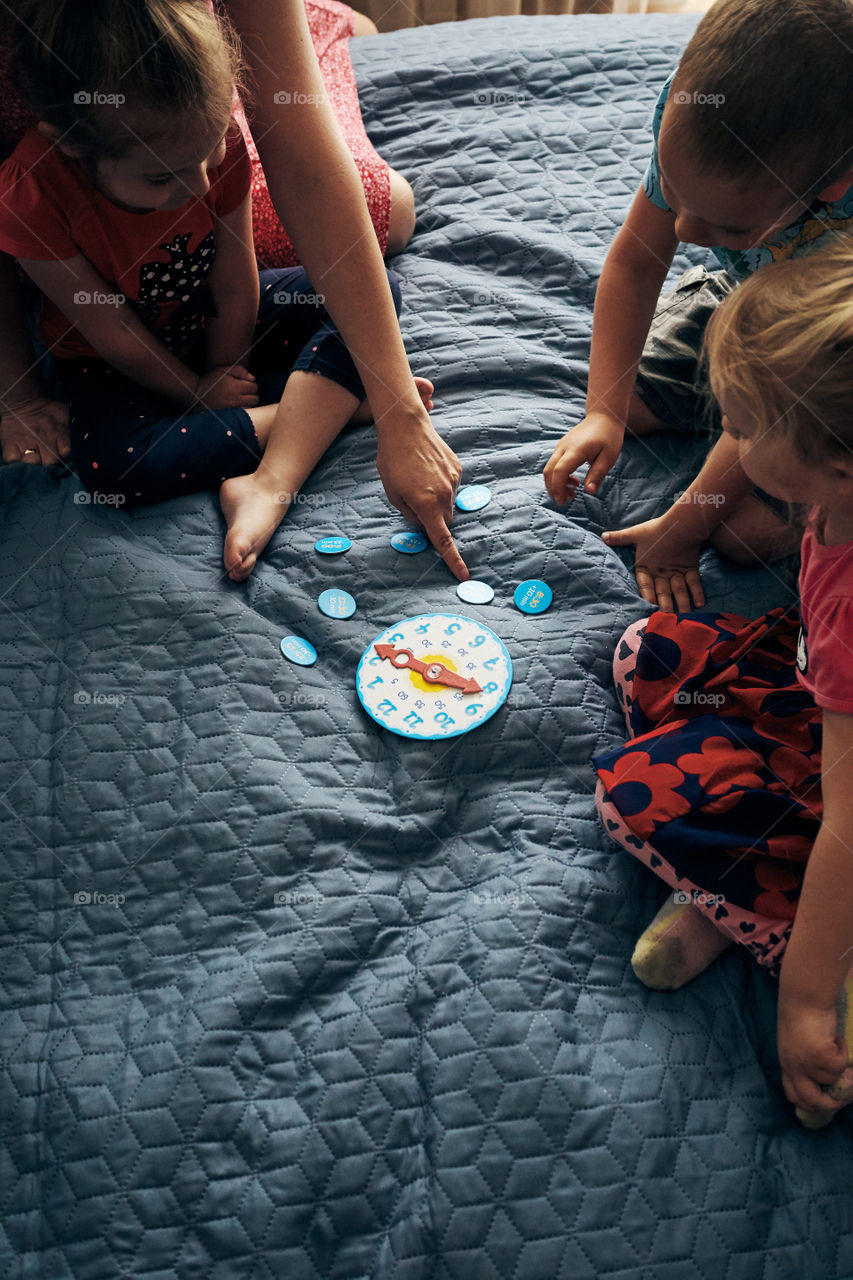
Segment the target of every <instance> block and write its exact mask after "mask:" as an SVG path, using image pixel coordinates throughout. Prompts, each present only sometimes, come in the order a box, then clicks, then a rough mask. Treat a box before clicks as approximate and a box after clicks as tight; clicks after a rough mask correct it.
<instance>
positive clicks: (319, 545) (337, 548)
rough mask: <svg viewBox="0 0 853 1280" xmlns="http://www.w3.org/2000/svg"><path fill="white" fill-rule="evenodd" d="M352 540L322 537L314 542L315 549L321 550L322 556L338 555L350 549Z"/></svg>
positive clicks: (339, 537)
mask: <svg viewBox="0 0 853 1280" xmlns="http://www.w3.org/2000/svg"><path fill="white" fill-rule="evenodd" d="M351 546H352V542H351V541H350V539H349V538H344V537H341V536H340V535H339V536H338V537H335V538H320V539H318V541H317V542H315V543H314V550H315V551H319V552H320V555H321V556H337V555H340V553H341V552H342V551H349V549H350V547H351Z"/></svg>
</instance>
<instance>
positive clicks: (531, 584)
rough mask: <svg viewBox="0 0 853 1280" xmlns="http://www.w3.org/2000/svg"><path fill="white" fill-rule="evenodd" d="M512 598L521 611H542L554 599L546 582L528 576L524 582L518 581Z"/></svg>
mask: <svg viewBox="0 0 853 1280" xmlns="http://www.w3.org/2000/svg"><path fill="white" fill-rule="evenodd" d="M512 598H513V600H514V601H515V605H516V608H517V609H520V610H521V612H522V613H544V612H545V610H546V609H547V608H548V606H549V605H550V603H551V601H552V600H553V599H554V593H553V591H552V590H551V588H550V587H549V586H548V583H547V582H542V581H540V579H539V578H528V579H527V581H526V582H520V583H519V585H518V586H517V587H516V588H515V592H514V593H513V597H512Z"/></svg>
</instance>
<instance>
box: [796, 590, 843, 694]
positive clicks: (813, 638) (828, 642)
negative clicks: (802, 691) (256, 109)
mask: <svg viewBox="0 0 853 1280" xmlns="http://www.w3.org/2000/svg"><path fill="white" fill-rule="evenodd" d="M815 613H816V615H817V616H816V617H814V618H813V619H812V621H811V625H810V627H809V629H808V631H807V632H806V633H805V634H804V636H803V637H802V643H801V646H800V655H801V656H800V681H801V683H802V684H804V685H805V686H806V688H807V689H808V690H809V692H810V693H811V695H812V697H813V698H814V700H815V702H816V703H817V705H818V706H819V707H824V708H825V709H826V710H827V711H838V712H841V713H842V714H843V715H853V599H851V598H850V597H849V596H836V597H834V598H832V597H831V598H830V599H829V600H826V601H825V602H823V603H822V605H821V607H820V609H819V611H818V610H815ZM803 664H805V668H804V669H803Z"/></svg>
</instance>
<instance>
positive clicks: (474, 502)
mask: <svg viewBox="0 0 853 1280" xmlns="http://www.w3.org/2000/svg"><path fill="white" fill-rule="evenodd" d="M491 500H492V491H491V489H487V488H486V486H485V485H484V484H469V485H466V487H465V488H464V489H460V490H459V492H458V493H457V495H456V505H457V507H458V508H459V510H460V511H480V510H481V509H482V508H483V507H485V506H488V504H489V503H490V502H491Z"/></svg>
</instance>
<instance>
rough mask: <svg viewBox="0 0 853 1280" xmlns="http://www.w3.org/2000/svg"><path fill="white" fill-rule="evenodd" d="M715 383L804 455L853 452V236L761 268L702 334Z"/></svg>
mask: <svg viewBox="0 0 853 1280" xmlns="http://www.w3.org/2000/svg"><path fill="white" fill-rule="evenodd" d="M705 358H706V360H707V362H708V372H709V377H710V383H711V390H712V391H713V394H714V396H715V398H716V399H717V400H718V401H719V399H720V396H721V395H722V396H724V397H725V396H727V395H729V396H734V397H736V399H737V402H738V405H739V407H741V408H742V409H743V411H744V412H745V413H747V414H749V416H750V418H751V419H752V420H753V421H754V422H755V423H756V425H757V427H758V428H759V430H761V431H766V430H768V429H770V428H772V429H773V430H776V431H784V432H785V435H786V437H787V439H788V440H789V441H790V443H791V444H792V445H793V446H794V448H795V449H796V451H797V453H798V454H799V456H800V457H801V458H802V459H803V460H804V461H806V462H820V461H822V460H824V459H831V458H832V457H833V456H834V457H843V456H845V455H848V454H850V453H853V236H850V235H843V234H835V235H833V236H832V237H831V240H830V243H829V244H828V246H827V247H826V248H822V249H820V250H819V251H818V252H816V253H813V254H810V255H808V256H806V257H803V258H789V259H788V260H787V261H785V262H778V263H774V264H772V265H771V266H768V267H762V268H761V270H760V271H758V272H756V274H755V275H754V276H751V277H750V278H749V279H748V280H746V281H745V282H744V283H743V284H742V285H740V286H739V287H738V288H737V289H735V290H733V291H732V293H730V294H729V296H728V297H727V298H726V299H725V301H724V302H723V303H721V305H720V306H719V307H718V308H717V310H716V311H715V312H714V313H713V315H712V316H711V319H710V321H709V322H708V326H707V329H706V333H705Z"/></svg>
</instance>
